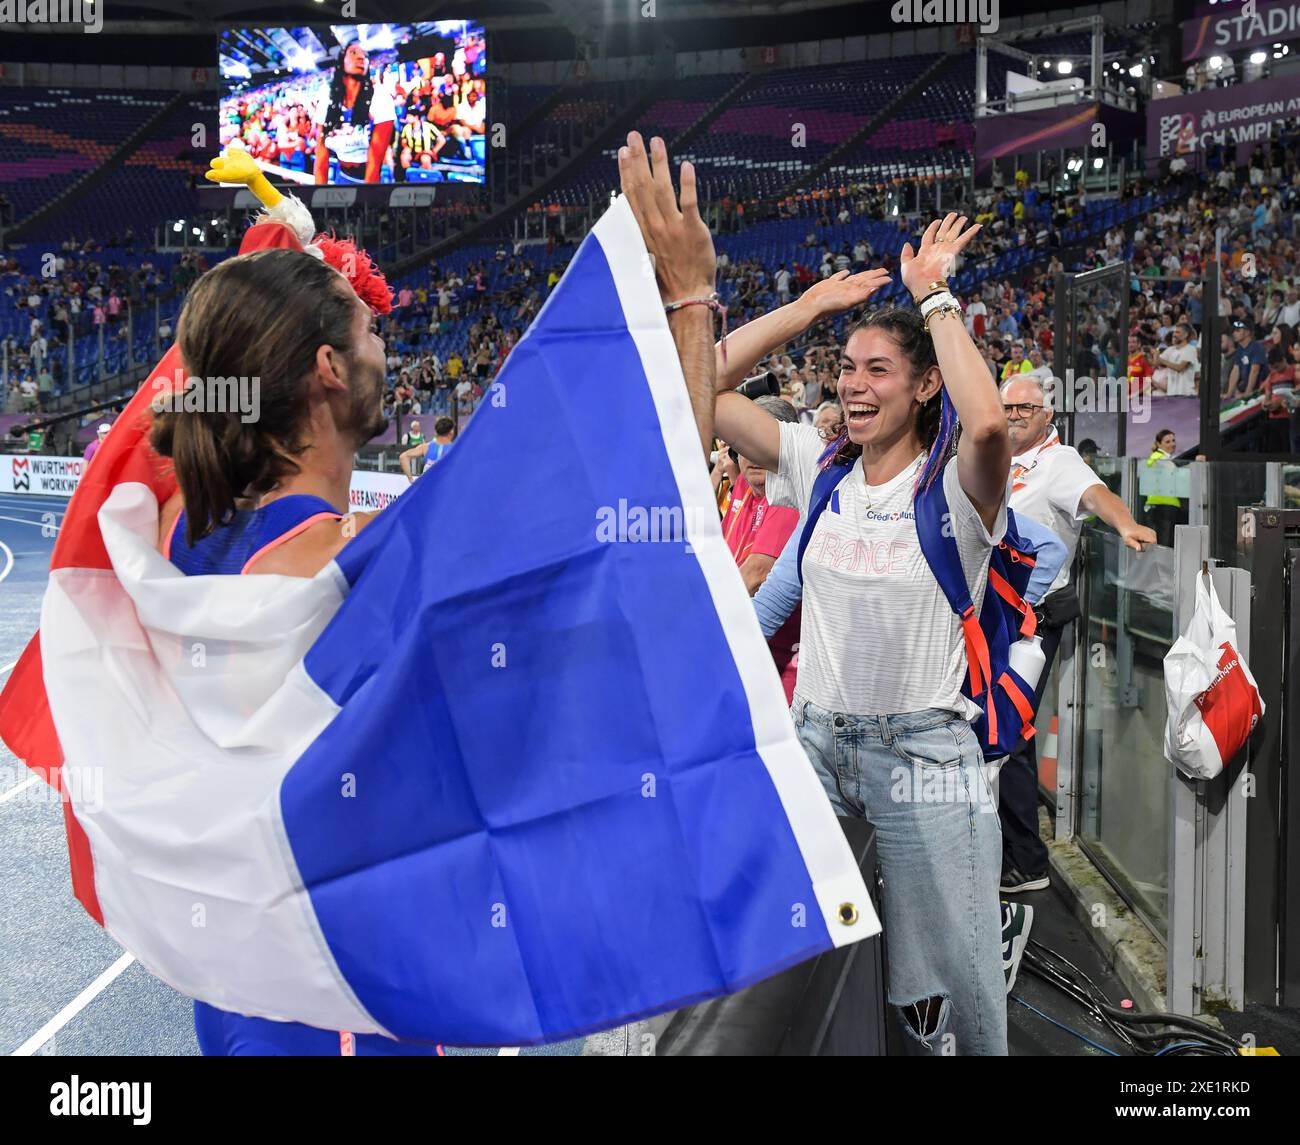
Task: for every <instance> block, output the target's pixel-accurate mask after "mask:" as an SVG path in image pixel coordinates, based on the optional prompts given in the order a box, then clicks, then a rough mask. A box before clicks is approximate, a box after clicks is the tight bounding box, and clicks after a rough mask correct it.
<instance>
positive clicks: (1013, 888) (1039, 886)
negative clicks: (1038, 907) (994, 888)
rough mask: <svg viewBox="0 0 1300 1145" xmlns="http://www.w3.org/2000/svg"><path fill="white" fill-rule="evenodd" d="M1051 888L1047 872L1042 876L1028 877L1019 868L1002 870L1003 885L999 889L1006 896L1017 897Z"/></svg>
mask: <svg viewBox="0 0 1300 1145" xmlns="http://www.w3.org/2000/svg"><path fill="white" fill-rule="evenodd" d="M1049 886H1051V883H1049V882H1048V880H1047V872H1046V871H1044V872H1043V873H1042V874H1041V875H1027V874H1025V872H1024V871H1022V870H1021V869H1020V868H1019V867H1003V868H1002V885H1001V886H1000V887H998V889H999V890H1000V891H1001V892H1002V893H1003V894H1004V895H1016V894H1020V893H1022V892H1023V891H1045V890H1047V888H1048V887H1049Z"/></svg>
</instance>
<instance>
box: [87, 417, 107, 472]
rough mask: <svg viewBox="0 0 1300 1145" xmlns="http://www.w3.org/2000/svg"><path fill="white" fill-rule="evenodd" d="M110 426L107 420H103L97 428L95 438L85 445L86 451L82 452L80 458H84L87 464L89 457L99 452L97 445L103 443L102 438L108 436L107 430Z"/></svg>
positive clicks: (89, 460)
mask: <svg viewBox="0 0 1300 1145" xmlns="http://www.w3.org/2000/svg"><path fill="white" fill-rule="evenodd" d="M111 428H112V426H110V425H109V424H108V423H107V422H104V423H103V424H102V425H101V426H100V427H99V430H98V432H97V434H96V436H95V440H94V441H92V442H91V443H90V444H89V445H88V446H86V452H85V453H83V454H82V460H84V461H85V463H86V464H87V465H89V464H90V462H91V459H92V458H93V457H94V456H95V454H96V453H98V452H99V447H100V446H101V445H103V444H104V438H106V437H107V436H108V431H109V430H110V429H111Z"/></svg>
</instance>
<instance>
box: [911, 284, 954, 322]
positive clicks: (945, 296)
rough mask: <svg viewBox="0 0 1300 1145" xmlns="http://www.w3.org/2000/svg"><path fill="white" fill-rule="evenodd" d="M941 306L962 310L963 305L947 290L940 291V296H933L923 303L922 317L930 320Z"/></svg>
mask: <svg viewBox="0 0 1300 1145" xmlns="http://www.w3.org/2000/svg"><path fill="white" fill-rule="evenodd" d="M941 306H955V307H956V308H957V309H958V310H961V303H960V302H958V301H957V299H956V298H955V297H954V296H953V294H952V293H951V292H949V291H947V290H943V291H940V292H939V293H938V294H934V295H931V296H930V297H929V298H927V299H926V300H925V301H924V302H922V303H921V317H922V318H929V317H930V315H931V314H933V313H934V312H935V311H936V310H938V309H939V307H941Z"/></svg>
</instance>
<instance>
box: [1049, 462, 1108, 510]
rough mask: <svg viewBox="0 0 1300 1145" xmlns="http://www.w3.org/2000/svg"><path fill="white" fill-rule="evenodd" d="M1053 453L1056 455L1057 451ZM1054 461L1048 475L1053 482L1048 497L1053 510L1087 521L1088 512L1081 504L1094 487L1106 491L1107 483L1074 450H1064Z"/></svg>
mask: <svg viewBox="0 0 1300 1145" xmlns="http://www.w3.org/2000/svg"><path fill="white" fill-rule="evenodd" d="M1052 452H1053V453H1056V450H1052ZM1052 460H1053V465H1052V470H1051V473H1050V474H1049V475H1047V476H1048V477H1049V479H1050V482H1051V484H1050V485H1049V486H1048V488H1049V490H1050V491H1049V493H1048V497H1049V498H1050V499H1051V502H1052V508H1053V509H1055V510H1056V511H1057V512H1058V513H1061V514H1062V515H1064V516H1066V517H1073V518H1074V519H1075V520H1076V521H1083V520H1086V519H1087V517H1088V511H1087V510H1086V509H1084V508H1083V507H1082V506H1081V505H1080V504H1079V502H1080V501H1081V500H1082V499H1083V495H1084V494H1085V493H1086V492H1088V490H1089V489H1091V488H1092V487H1093V486H1094V485H1100V486H1101V487H1102V488H1103V489H1104V488H1105V487H1106V483H1105V482H1104V481H1103V480H1102V479H1101V478H1100V477H1098V476H1097V474H1096V473H1094V472H1093V471H1092V470H1091V469H1089V468H1088V463H1087V462H1086V461H1084V460H1083V458H1082V457H1080V456H1079V455H1078V454H1077V453H1076V452H1075V451H1074V450H1073V449H1063V450H1062V451H1061V453H1060V454H1058V455H1057V456H1056V457H1054V458H1053V459H1052Z"/></svg>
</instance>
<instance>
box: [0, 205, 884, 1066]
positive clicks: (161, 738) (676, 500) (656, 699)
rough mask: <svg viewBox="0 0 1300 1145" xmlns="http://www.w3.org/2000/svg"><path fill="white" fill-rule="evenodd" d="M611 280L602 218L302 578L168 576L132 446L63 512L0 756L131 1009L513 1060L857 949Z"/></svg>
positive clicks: (697, 467) (689, 476)
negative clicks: (437, 1046) (158, 994)
mask: <svg viewBox="0 0 1300 1145" xmlns="http://www.w3.org/2000/svg"><path fill="white" fill-rule="evenodd" d="M646 265H647V259H646V252H645V246H644V243H643V242H642V239H641V236H640V232H639V230H638V227H637V225H636V222H635V220H634V219H633V216H632V214H631V211H630V209H629V207H628V206H627V204H626V202H625V201H623V200H620V201H619V202H617V203H616V204H615V205H614V206H613V207H612V208H611V209H610V211H609V212H608V213H607V214H606V215H605V217H604V218H603V219H602V220H601V222H600V223H599V224H598V226H597V227H596V228H595V229H594V231H593V233H592V235H591V236H589V237H588V239H587V241H586V242H585V243H584V244H583V246H582V247H581V249H580V250H579V252H578V254H577V255H576V256H575V258H574V260H573V262H572V264H571V265H570V266H569V269H568V271H567V272H566V274H565V275H564V278H563V280H562V281H561V283H560V284H559V286H558V287H557V288H556V289H555V291H554V292H553V293H552V295H551V297H550V299H549V300H548V301H547V303H546V305H545V307H544V308H543V310H542V313H541V314H540V315H539V317H538V318H537V320H536V321H535V322H534V324H533V325H532V327H531V328H530V329H529V331H528V332H527V334H526V335H525V337H524V338H523V339H522V341H521V342H520V343H519V345H518V346H517V347H516V348H515V350H514V351H513V353H512V354H511V356H510V359H509V362H508V363H507V365H506V367H505V369H504V370H503V371H502V373H501V375H500V377H499V379H498V382H497V384H496V386H494V387H493V389H492V390H490V391H489V393H488V395H487V397H486V398H485V400H484V402H483V405H482V407H481V408H480V409H479V411H478V412H477V413H476V414H475V416H474V418H473V421H472V422H471V423H470V425H469V426H468V428H467V430H466V432H465V433H464V434H463V436H462V438H461V440H460V442H459V443H458V444H457V446H456V448H455V449H453V450H452V451H451V453H450V454H449V456H448V458H447V459H446V460H444V461H442V462H440V463H439V464H438V465H437V466H435V467H432V468H431V469H430V471H429V472H427V473H426V474H425V475H424V476H423V477H421V478H420V479H419V481H417V482H416V484H415V485H414V486H413V487H412V489H411V490H410V491H409V492H408V493H407V494H405V495H404V496H403V497H401V498H400V499H399V500H398V501H396V502H395V503H394V504H393V505H392V506H391V507H390V508H388V509H386V510H385V511H384V512H383V513H382V514H380V516H379V517H378V519H377V520H376V521H375V522H374V523H373V524H372V525H371V526H370V527H369V528H367V529H365V530H364V531H363V532H362V533H361V534H360V536H359V537H358V538H357V539H356V540H355V541H353V542H352V543H351V544H349V545H348V546H347V547H346V548H345V549H344V550H343V554H342V555H341V556H340V558H339V559H338V560H337V561H336V562H335V563H334V564H332V565H330V566H329V567H328V568H327V569H325V570H324V571H322V572H321V573H320V574H319V575H317V576H316V577H315V578H313V579H310V580H308V579H301V578H291V577H276V576H250V577H237V576H212V577H185V576H183V575H181V574H180V573H179V572H178V571H177V570H176V569H175V568H173V567H172V566H171V565H170V564H169V563H168V562H167V561H166V560H165V559H164V558H163V557H161V556H160V555H159V554H158V553H157V551H156V548H155V544H156V542H157V534H158V504H159V498H160V496H162V495H163V494H165V493H166V492H167V490H168V486H167V484H166V482H167V480H168V478H167V477H166V476H165V471H162V470H161V469H160V467H159V466H158V465H157V463H156V459H151V458H150V457H149V456H148V453H147V447H146V446H145V444H144V439H143V438H142V437H141V438H139V440H138V441H137V442H136V443H135V445H134V446H133V450H134V453H133V456H134V460H133V461H131V462H130V463H129V464H128V463H127V462H126V461H119V462H116V463H113V465H112V466H111V467H106V470H105V472H108V471H109V469H110V468H111V471H112V473H113V475H114V479H113V480H112V482H111V483H109V484H105V482H104V478H103V477H101V478H100V486H99V487H96V486H91V485H88V486H87V487H86V488H85V489H83V490H82V491H79V492H78V494H77V499H76V500H74V503H73V506H72V507H71V509H70V512H69V514H68V518H67V521H66V523H65V536H63V537H62V538H61V539H60V549H59V552H58V553H56V560H55V567H54V569H53V571H52V573H51V577H50V586H49V590H48V593H47V596H46V599H45V603H44V608H43V612H42V617H41V633H40V643H39V655H38V654H37V649H36V648H35V647H34V648H33V649H32V650H31V651H30V652H29V654H28V656H27V657H25V659H24V661H23V663H22V664H20V669H21V671H18V670H16V678H15V681H14V684H13V685H12V686H11V688H18V689H20V690H21V695H22V697H23V703H22V705H21V707H22V709H23V710H20V705H19V704H18V703H17V702H16V699H15V694H11V695H8V696H6V698H5V704H4V707H3V710H2V711H0V730H3V731H4V733H5V738H6V740H7V741H8V742H10V743H11V745H12V746H15V747H16V749H18V754H20V755H24V749H27V750H28V751H29V752H30V755H29V758H30V756H32V755H34V756H40V755H42V754H44V755H46V756H49V755H51V754H52V753H53V754H58V755H61V758H62V761H63V772H64V773H63V777H62V783H63V787H64V790H65V791H66V792H67V793H68V795H69V798H70V804H69V841H70V850H71V852H72V857H73V868H74V885H75V887H76V890H77V894H78V897H79V898H80V899H81V900H82V902H83V903H85V904H86V906H87V908H88V909H90V910H91V912H92V913H94V914H95V915H96V917H98V918H99V919H100V921H102V923H103V925H104V926H105V927H106V928H107V929H108V930H109V931H111V932H112V934H113V935H114V937H115V938H117V939H118V940H119V941H120V942H121V943H122V944H123V946H125V947H126V948H127V949H128V950H129V951H130V952H131V953H133V954H134V955H135V956H136V957H137V958H138V959H139V960H140V961H141V962H142V963H143V964H144V965H145V966H146V967H148V968H149V969H150V970H151V971H153V973H155V974H156V975H158V977H160V978H162V979H164V980H166V981H167V982H169V983H171V984H172V985H173V986H175V987H176V988H177V989H178V990H180V991H182V992H183V993H185V994H188V995H191V996H192V997H195V998H200V999H202V1000H204V1001H206V1002H210V1003H213V1004H214V1005H217V1006H219V1007H222V1008H224V1009H227V1010H232V1011H237V1012H240V1013H244V1014H249V1015H257V1016H263V1017H270V1018H280V1019H293V1020H297V1021H301V1022H306V1023H309V1024H311V1025H315V1026H320V1027H325V1028H329V1029H336V1030H350V1031H354V1032H377V1033H384V1034H388V1035H391V1036H395V1037H399V1038H409V1039H429V1040H437V1041H441V1042H446V1043H451V1044H461V1045H500V1044H509V1045H519V1044H528V1043H536V1042H543V1041H549V1040H554V1039H558V1038H564V1037H570V1036H575V1035H578V1034H581V1033H584V1032H587V1031H593V1030H598V1029H602V1028H607V1027H610V1026H613V1025H616V1024H618V1023H620V1022H624V1021H628V1020H631V1019H634V1018H637V1017H641V1016H645V1015H648V1014H652V1013H655V1012H659V1011H662V1010H666V1009H672V1008H676V1007H680V1006H683V1005H686V1004H689V1003H691V1002H695V1001H698V1000H701V999H704V998H708V997H711V996H715V995H718V994H722V993H726V992H729V991H733V990H736V989H739V988H740V987H743V986H745V985H748V984H750V983H752V982H755V981H757V980H759V979H762V978H764V977H766V976H768V975H771V974H774V973H776V972H778V971H780V970H782V969H784V968H785V967H787V966H790V965H792V964H794V963H796V962H799V961H801V960H804V959H807V958H810V957H812V956H814V955H816V954H818V953H820V952H822V951H824V950H827V949H829V948H831V947H832V946H841V945H844V944H846V943H849V942H853V941H856V940H859V939H862V938H865V937H868V936H870V935H872V934H874V933H876V932H877V931H878V929H879V925H878V923H877V920H876V916H875V914H874V912H873V910H872V907H871V902H870V900H869V899H868V897H867V892H866V888H865V887H864V885H863V883H862V880H861V878H860V877H859V875H858V873H857V870H856V867H855V865H854V862H853V859H852V856H851V854H850V851H849V848H848V847H847V845H846V844H845V841H844V838H843V835H842V834H841V832H840V829H839V827H838V825H837V823H836V821H835V818H834V815H833V813H832V810H831V807H830V804H829V803H828V802H827V800H826V798H825V796H824V795H823V793H822V789H821V786H820V783H819V782H818V779H817V777H816V775H815V773H814V771H813V769H812V767H811V765H810V764H809V762H808V760H807V758H806V756H805V755H804V753H803V751H802V750H801V748H800V746H799V744H798V741H797V739H796V738H795V733H794V729H793V726H792V724H791V721H790V717H789V714H788V712H787V710H786V706H785V702H784V698H783V695H782V691H781V684H780V681H779V679H778V678H777V675H776V672H775V670H774V669H773V666H772V661H771V657H770V655H769V654H768V652H767V647H766V645H765V644H764V642H763V638H762V636H761V634H760V632H759V628H758V623H757V621H756V620H755V618H754V614H753V608H752V605H751V603H750V600H749V598H748V596H747V595H746V592H745V589H744V587H743V585H742V582H741V579H740V577H739V575H738V573H737V571H736V568H735V566H734V562H733V561H732V560H731V559H730V556H729V554H728V552H727V550H726V547H725V546H724V544H723V541H722V536H721V532H720V529H719V527H718V522H717V514H716V512H715V511H714V509H713V497H712V491H711V489H710V487H709V482H708V480H707V476H706V473H705V468H704V464H703V459H702V457H701V450H700V443H699V439H698V435H697V432H696V429H695V423H694V419H693V417H692V413H691V408H690V404H689V401H688V398H687V393H686V389H685V383H684V380H683V378H682V373H681V367H680V365H679V362H678V359H677V355H676V352H675V350H674V347H673V342H672V338H671V336H670V333H669V329H668V325H667V322H666V320H665V317H664V314H663V310H662V306H661V304H660V300H659V297H658V291H657V289H656V287H655V283H654V278H653V276H652V275H648V274H646V273H644V270H643V268H644V267H645V266H646ZM164 366H166V362H164ZM136 406H137V407H139V408H135V409H134V412H132V411H128V415H126V416H124V418H123V419H122V422H120V423H119V425H118V426H117V427H115V429H114V433H113V434H112V435H110V443H112V444H118V445H119V449H118V451H117V456H119V458H120V457H121V456H122V455H121V449H122V446H121V443H113V442H112V439H113V437H114V436H116V435H117V434H118V433H119V431H121V432H122V433H123V434H124V437H125V435H129V434H131V433H136V434H137V435H139V434H142V433H143V424H142V422H132V421H131V418H132V416H136V415H142V414H143V412H144V411H143V406H141V405H140V403H139V398H137V401H136ZM123 422H125V423H126V424H123ZM105 448H107V446H106V447H105ZM98 465H99V461H98V460H97V461H96V466H98ZM95 468H96V467H92V468H91V470H90V472H89V474H88V479H93V478H94V475H95ZM83 494H84V496H83ZM638 510H639V511H640V512H638ZM647 519H648V520H650V521H653V522H656V523H657V525H658V527H652V528H650V529H649V530H646V529H639V528H638V527H637V526H636V524H635V522H637V521H639V520H647ZM628 521H631V522H633V525H632V526H630V527H629V528H628V529H627V530H624V529H622V528H621V524H622V523H624V522H628ZM611 522H618V524H611ZM678 522H680V527H678V524H677V523H678ZM655 536H657V538H658V539H649V538H650V537H655ZM70 557H71V558H74V559H69V558H70ZM42 660H43V664H42ZM36 678H40V679H43V686H44V693H45V695H46V696H48V703H49V711H50V714H51V716H52V726H53V729H54V730H55V731H56V732H57V743H52V742H51V737H50V735H49V734H48V726H47V725H43V724H42V722H41V720H40V718H39V711H38V710H37V709H38V708H39V697H38V696H36V695H35V694H34V693H33V691H32V687H33V685H32V681H33V679H36ZM42 727H46V731H45V732H44V733H42V730H41V729H42ZM32 762H34V763H38V764H48V763H51V762H57V760H54V759H49V758H46V759H41V758H33V759H32ZM85 768H93V769H98V772H99V774H100V775H101V776H102V798H101V799H97V800H96V801H95V802H94V803H93V804H92V803H91V802H90V801H89V800H88V799H87V798H85V797H84V796H83V795H82V794H81V793H82V792H89V791H98V790H99V787H98V785H96V784H90V783H79V782H75V781H74V780H75V778H76V774H77V771H76V769H85Z"/></svg>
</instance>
